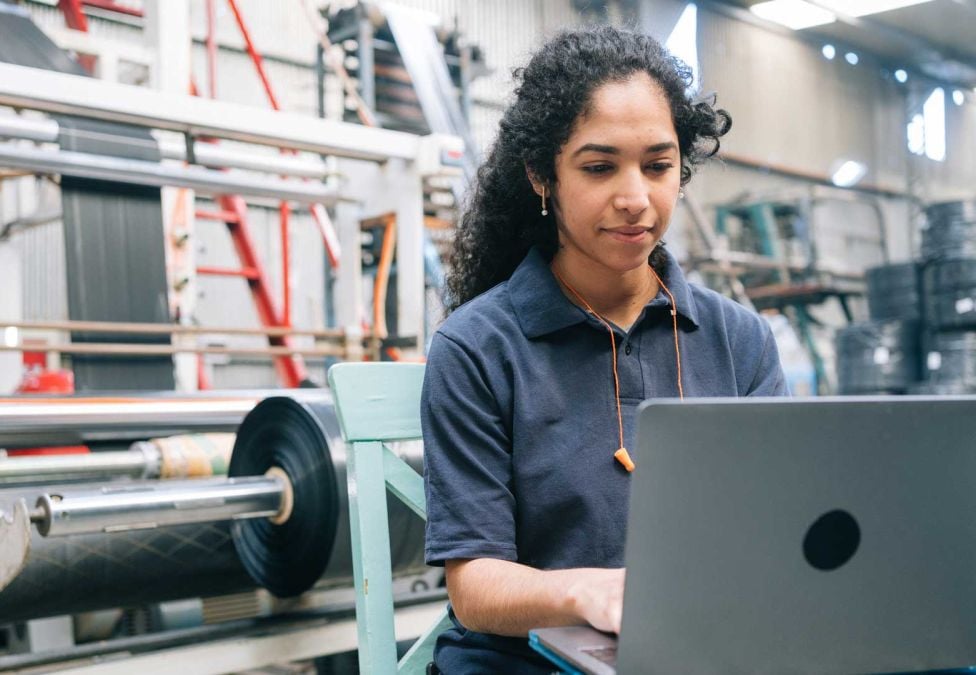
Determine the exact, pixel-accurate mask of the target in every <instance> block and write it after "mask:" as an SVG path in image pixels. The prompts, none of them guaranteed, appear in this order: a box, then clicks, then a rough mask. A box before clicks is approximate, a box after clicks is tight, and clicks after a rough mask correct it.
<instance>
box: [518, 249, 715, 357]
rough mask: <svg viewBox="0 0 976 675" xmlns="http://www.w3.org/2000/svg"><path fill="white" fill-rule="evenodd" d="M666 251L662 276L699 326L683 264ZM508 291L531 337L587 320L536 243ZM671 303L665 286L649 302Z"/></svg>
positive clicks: (679, 307)
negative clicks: (683, 271)
mask: <svg viewBox="0 0 976 675" xmlns="http://www.w3.org/2000/svg"><path fill="white" fill-rule="evenodd" d="M664 255H665V259H666V264H665V266H664V269H663V270H659V271H658V273H659V274H660V275H661V280H662V281H663V282H664V283H665V285H666V286H667V287H668V288H669V289H670V290H671V295H673V296H674V302H675V305H676V308H677V310H678V315H679V316H681V317H683V318H685V319H687V320H688V322H690V323H691V325H692V326H693V327H695V328H697V327H698V310H697V308H696V307H695V301H694V298H693V297H692V294H691V288H690V287H689V286H688V282H687V281H686V280H685V275H684V273H682V271H681V266H680V265H678V262H677V261H676V260H675V259H674V257H673V256H672V255H671V253H670V252H668V251H667V250H666V249H665V251H664ZM508 292H509V294H510V297H511V299H512V306H513V307H514V309H515V314H516V316H517V317H518V321H519V325H521V327H522V332H523V333H525V335H526V337H528V338H536V337H539V336H542V335H545V334H547V333H553V332H555V331H557V330H560V329H562V328H566V327H568V326H572V325H574V324H577V323H582V322H583V321H585V320H586V316H585V314H584V313H583V312H581V311H580V310H579V308H578V307H577V306H576V305H574V304H573V303H572V302H570V301H569V298H567V297H566V296H565V294H563V291H562V289H561V288H560V287H559V284H558V283H557V282H556V278H555V277H554V276H553V274H552V270H550V269H549V262H548V261H547V260H546V259H545V258H544V257H543V256H542V253H540V252H539V250H538V249H537V248H535V247H533V248H531V249H530V250H529V252H528V254H526V256H525V259H524V260H523V261H522V262H521V264H519V266H518V268H516V270H515V272H514V273H513V274H512V277H511V279H509V281H508ZM667 304H669V300H668V297H667V295H666V294H665V293H664V290H663V289H662V290H660V291H658V294H657V296H656V297H655V298H653V299H652V300H651V301H650V302H649V303H647V307H661V306H665V305H667Z"/></svg>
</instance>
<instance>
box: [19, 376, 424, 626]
mask: <svg viewBox="0 0 976 675" xmlns="http://www.w3.org/2000/svg"><path fill="white" fill-rule="evenodd" d="M318 396H319V398H318V400H316V401H310V400H305V401H296V400H294V399H291V398H286V397H278V398H271V399H267V400H265V401H263V402H262V403H261V404H260V405H258V406H256V407H255V408H254V410H253V411H252V412H251V413H250V414H249V415H248V416H247V418H246V419H245V420H244V422H243V423H242V424H241V428H240V430H239V432H238V435H237V442H236V443H235V448H234V454H233V457H232V460H231V469H230V472H231V474H232V475H233V477H232V478H230V479H207V480H194V481H168V482H153V483H132V484H129V486H128V488H129V489H127V490H119V489H118V488H119V487H120V486H119V485H118V484H115V485H110V486H100V487H99V486H95V487H93V486H84V488H83V489H79V487H78V486H77V485H76V486H61V487H58V488H46V489H45V490H44V492H43V496H41V495H39V493H38V488H18V489H10V490H3V491H0V510H6V511H7V513H8V516H7V518H8V520H6V521H2V522H0V576H2V575H3V574H4V570H5V567H4V560H5V559H6V560H7V561H8V564H7V567H6V570H7V572H8V573H9V570H10V567H11V566H10V565H9V560H10V559H11V558H12V557H13V556H12V555H11V553H12V552H14V551H15V550H16V547H17V539H16V537H17V534H18V529H17V527H16V524H17V523H18V522H20V523H23V522H25V521H27V522H30V521H33V522H36V523H38V524H39V525H38V527H37V528H36V530H39V531H35V532H33V533H31V532H30V531H29V529H28V530H27V534H28V535H29V537H30V544H29V546H30V559H29V561H28V563H27V565H26V567H24V568H23V570H22V571H21V572H20V573H19V574H17V575H9V576H10V578H12V581H10V582H9V586H7V587H6V588H5V589H4V590H2V591H0V618H2V619H6V620H21V619H27V618H35V617H40V616H50V615H53V614H64V613H75V612H81V611H89V610H95V609H102V608H108V607H116V606H120V605H123V606H125V605H133V604H143V603H151V602H162V601H165V600H172V599H175V598H179V597H206V596H213V595H222V594H226V593H233V592H239V591H243V590H247V589H251V588H254V587H255V585H261V586H263V587H265V588H268V589H269V590H270V591H272V592H273V593H275V594H277V595H280V596H288V595H296V594H298V593H301V592H303V591H304V590H307V589H308V588H310V587H312V586H313V585H316V586H319V587H323V586H326V587H328V586H346V585H351V583H352V560H351V548H350V536H349V523H348V499H347V491H346V461H345V447H344V444H343V443H342V440H341V437H340V435H339V425H338V421H337V419H336V417H335V412H334V409H333V406H332V402H331V399H330V398H328V396H327V394H325V393H323V392H318ZM399 454H400V455H401V456H402V457H403V458H404V459H405V460H407V461H408V462H409V463H410V464H411V465H412V466H413V467H414V468H415V469H417V470H420V469H421V468H422V461H423V458H422V447H421V446H420V444H419V443H414V444H405V445H404V447H402V448H401V452H400V453H399ZM245 474H247V475H245ZM218 495H223V496H220V497H219V498H218ZM37 496H40V497H41V498H40V499H39V500H37V501H36V502H35V503H36V504H38V506H35V507H33V508H29V507H26V502H25V501H24V498H25V497H37ZM11 504H22V505H24V507H22V508H24V510H23V511H22V512H21V513H20V515H19V516H18V514H17V509H16V508H12V507H11V506H10V505H11ZM389 507H390V508H389V511H390V537H391V554H392V560H393V567H394V573H395V574H397V575H409V574H419V573H422V572H424V571H425V570H426V566H425V565H424V555H423V541H424V539H423V534H424V524H423V521H422V520H421V519H419V518H417V517H416V516H415V515H414V514H413V513H412V512H411V511H410V510H409V509H407V508H406V507H405V506H404V505H402V504H401V503H400V502H399V501H398V500H395V499H391V500H390V502H389ZM289 511H290V512H289ZM10 514H13V515H12V516H11V515H10ZM11 518H12V521H13V522H11ZM228 518H232V519H234V520H227V519H228ZM189 522H195V523H198V524H189V525H187V524H182V523H189ZM44 528H47V530H44ZM42 531H47V532H48V533H49V534H50V535H51V536H50V537H47V538H45V537H43V536H42V535H41V532H42ZM69 532H73V534H68V533H69ZM21 534H22V533H21ZM58 534H61V535H66V536H62V537H55V536H54V535H58ZM256 582H257V584H256Z"/></svg>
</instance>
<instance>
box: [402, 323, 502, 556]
mask: <svg viewBox="0 0 976 675" xmlns="http://www.w3.org/2000/svg"><path fill="white" fill-rule="evenodd" d="M485 378H486V376H485V373H484V370H483V369H482V368H481V367H479V364H478V363H477V361H476V359H475V358H474V357H473V356H472V355H471V354H470V353H469V352H468V351H466V350H465V349H464V348H462V347H461V345H459V344H458V343H457V342H455V341H454V340H452V339H451V338H449V337H447V336H445V335H443V334H442V333H437V334H435V335H434V338H433V340H432V342H431V346H430V351H429V353H428V357H427V370H426V374H425V376H424V388H423V396H422V399H421V424H422V426H423V435H424V487H425V491H426V496H427V538H426V549H425V555H426V559H427V563H428V564H430V565H443V564H444V561H446V560H452V559H458V558H498V559H502V560H515V559H516V558H517V552H516V546H515V497H514V495H513V493H512V452H511V439H510V438H509V433H508V431H507V430H506V425H505V424H504V421H503V419H502V417H501V415H500V413H499V406H498V402H497V400H496V398H495V396H494V394H493V393H492V389H491V387H490V386H489V384H488V382H486V379H485Z"/></svg>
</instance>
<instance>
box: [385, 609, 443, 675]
mask: <svg viewBox="0 0 976 675" xmlns="http://www.w3.org/2000/svg"><path fill="white" fill-rule="evenodd" d="M451 625H452V624H451V618H450V617H449V616H448V615H447V608H445V609H444V611H443V612H441V615H440V616H439V617H438V619H437V622H436V623H435V624H434V625H433V626H431V627H430V628H428V629H427V632H425V633H424V634H423V635H421V636H420V637H419V638H417V641H416V642H414V643H413V646H412V647H410V650H409V651H407V653H406V654H404V655H403V658H402V659H400V664H399V666H398V668H397V672H398V673H400V675H424V674H425V673H429V672H431V671H430V668H431V666H432V665H433V664H432V663H431V660H432V659H433V658H434V643H435V642H437V636H438V635H440V634H441V633H443V632H444V631H446V630H447V629H448V628H450V627H451ZM434 670H435V672H436V666H434Z"/></svg>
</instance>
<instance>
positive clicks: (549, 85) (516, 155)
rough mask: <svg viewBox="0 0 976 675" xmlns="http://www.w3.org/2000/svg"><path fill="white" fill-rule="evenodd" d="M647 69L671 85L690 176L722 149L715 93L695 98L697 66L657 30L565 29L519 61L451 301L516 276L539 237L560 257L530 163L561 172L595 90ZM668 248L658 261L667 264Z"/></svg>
mask: <svg viewBox="0 0 976 675" xmlns="http://www.w3.org/2000/svg"><path fill="white" fill-rule="evenodd" d="M640 72H643V73H647V74H648V75H649V76H650V77H651V79H652V80H653V81H655V82H657V83H658V84H659V85H660V86H661V88H662V89H663V91H664V94H665V96H666V97H667V99H668V101H669V103H670V106H671V115H672V118H673V120H674V126H675V130H676V131H677V135H678V146H679V149H680V151H681V184H682V185H685V184H686V183H687V182H688V181H689V180H690V179H691V175H692V173H693V170H694V168H695V167H696V166H697V165H698V164H700V163H701V162H703V161H705V160H706V159H708V158H710V157H712V156H713V155H715V154H716V153H717V152H718V149H719V137H721V136H723V135H724V134H725V133H727V132H728V130H729V128H730V127H731V126H732V118H731V117H730V116H729V114H728V113H727V112H726V111H724V110H720V109H716V108H715V107H714V103H715V100H714V97H711V98H710V99H708V100H697V101H696V100H693V99H692V98H691V97H690V96H689V94H688V88H689V87H690V85H691V83H692V71H691V69H690V68H689V67H688V66H687V65H685V64H684V63H683V62H681V61H680V60H678V59H676V58H675V57H673V56H671V54H669V53H668V52H667V50H665V49H664V47H662V46H661V45H660V44H659V43H658V42H657V41H655V40H654V39H653V38H651V37H649V36H647V35H643V34H640V33H635V32H632V31H629V30H622V29H618V28H613V27H610V26H601V27H598V28H586V29H580V30H572V31H564V32H561V33H559V34H557V35H556V36H555V37H553V38H552V39H551V40H549V41H548V42H547V43H546V44H545V45H543V46H542V48H541V49H540V50H539V51H538V52H536V53H535V55H534V56H533V57H532V59H531V60H530V61H529V64H528V65H527V66H526V67H525V68H519V69H516V70H515V71H514V72H513V76H514V78H515V82H516V85H517V86H516V89H515V100H514V101H513V102H512V103H511V104H510V105H509V106H508V108H507V109H506V110H505V113H504V115H503V116H502V121H501V125H500V130H499V133H498V137H497V138H496V140H495V142H494V145H493V146H492V148H491V150H490V152H489V153H488V157H487V158H486V160H485V161H484V163H483V164H482V165H481V166H480V167H479V169H478V177H477V181H476V183H475V185H474V189H473V191H472V193H471V194H470V196H469V198H468V200H467V203H466V205H465V209H464V211H463V213H462V215H461V219H460V223H459V224H458V228H457V232H456V233H455V239H454V250H453V254H452V260H451V263H452V266H451V269H450V271H449V272H448V275H447V294H446V295H447V297H446V298H445V304H446V306H447V309H448V311H453V310H454V309H456V308H457V307H459V306H460V305H462V304H464V303H465V302H467V301H468V300H471V299H472V298H474V297H475V296H476V295H478V294H480V293H483V292H484V291H486V290H488V289H489V288H491V287H492V286H494V285H496V284H498V283H501V282H502V281H505V280H506V279H508V278H509V277H510V276H511V275H512V273H513V272H514V271H515V268H516V267H518V265H519V264H520V263H521V262H522V260H523V259H524V258H525V255H526V253H528V251H529V249H530V248H531V247H532V246H538V247H539V248H540V250H541V251H542V253H543V255H546V256H547V257H551V256H553V255H554V254H555V252H556V248H557V246H558V236H557V232H556V225H555V221H554V220H553V219H552V218H547V217H544V216H542V215H540V213H539V197H538V195H537V194H536V193H535V192H534V191H533V189H532V186H531V183H530V182H529V180H528V178H527V177H526V168H528V169H529V170H530V171H531V172H532V173H533V174H534V175H535V176H536V177H538V179H539V180H541V181H543V182H544V183H546V184H549V185H551V184H553V183H555V181H556V172H555V164H556V156H557V155H558V154H559V152H560V150H561V149H562V147H563V145H564V144H565V143H566V141H567V140H568V139H569V137H570V135H571V133H572V131H573V126H574V124H575V123H576V120H577V119H579V117H580V116H581V115H583V114H585V113H586V112H587V109H588V106H589V105H590V104H591V99H592V96H593V93H594V91H595V90H596V89H598V88H599V87H600V86H601V85H603V84H605V83H607V82H619V81H624V80H626V79H628V78H629V77H630V76H632V75H633V74H634V73H640ZM662 262H663V252H662V251H660V250H659V249H655V251H654V253H652V254H651V257H650V263H651V265H653V266H654V267H655V268H659V267H660V265H661V264H662Z"/></svg>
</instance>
